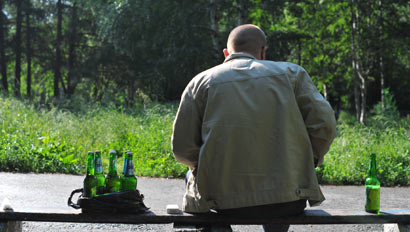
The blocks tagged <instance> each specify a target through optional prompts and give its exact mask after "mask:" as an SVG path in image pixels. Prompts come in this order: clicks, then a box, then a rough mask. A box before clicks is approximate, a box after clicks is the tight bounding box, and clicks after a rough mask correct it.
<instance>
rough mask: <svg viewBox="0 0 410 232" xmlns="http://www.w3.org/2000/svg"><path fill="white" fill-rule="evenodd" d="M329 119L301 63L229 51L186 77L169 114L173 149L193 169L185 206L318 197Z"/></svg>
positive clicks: (229, 205)
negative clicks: (318, 175)
mask: <svg viewBox="0 0 410 232" xmlns="http://www.w3.org/2000/svg"><path fill="white" fill-rule="evenodd" d="M188 108H189V109H188ZM182 122H183V123H182ZM306 123H307V124H306ZM180 125H182V126H180ZM187 125H189V126H187ZM333 127H334V116H333V111H332V110H331V108H330V106H329V105H328V103H327V102H326V101H324V99H323V97H321V95H320V94H319V93H318V92H317V90H316V88H315V87H314V85H313V83H312V82H311V80H310V78H309V76H308V75H307V73H306V72H305V71H304V70H303V69H302V68H301V67H299V66H297V65H294V64H290V63H278V62H272V61H260V60H257V59H255V58H254V57H253V56H252V55H249V54H246V53H237V54H233V55H231V56H230V57H228V58H227V60H226V61H225V63H224V64H221V65H219V66H216V67H214V68H212V69H209V70H207V71H205V72H203V73H201V74H199V75H198V76H196V77H195V78H194V79H193V80H192V81H191V82H190V84H188V86H187V88H186V90H185V92H184V94H183V99H182V101H181V106H180V109H179V112H178V115H177V119H176V121H175V125H174V137H173V149H174V153H175V156H176V158H177V159H179V160H180V161H181V162H184V161H187V162H184V163H186V164H188V165H190V166H192V167H195V168H196V169H197V173H196V176H195V177H193V178H191V180H190V182H189V183H188V188H187V192H186V195H185V197H184V198H185V201H184V209H185V211H188V212H202V211H207V210H209V209H210V208H213V209H229V208H240V207H248V206H254V205H264V204H274V203H282V202H290V201H296V200H299V199H308V200H311V204H312V203H318V202H321V201H323V200H324V197H323V195H322V194H321V192H320V189H319V186H318V184H317V179H316V176H315V173H314V159H315V158H316V159H318V160H320V159H322V158H323V155H324V153H326V152H327V150H328V148H329V145H330V142H331V140H332V139H333V137H334V135H330V136H329V132H330V133H331V134H332V133H333V134H334V131H332V130H333V129H332V128H333ZM179 135H181V137H180V136H179ZM185 136H193V138H196V139H194V140H193V141H190V140H189V139H187V137H185ZM330 137H331V138H330ZM199 139H200V140H199ZM329 140H330V141H329ZM195 147H197V150H196V151H195ZM324 150H326V151H325V152H324V153H323V151H324ZM191 161H193V162H191Z"/></svg>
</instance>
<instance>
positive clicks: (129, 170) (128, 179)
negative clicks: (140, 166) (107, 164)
mask: <svg viewBox="0 0 410 232" xmlns="http://www.w3.org/2000/svg"><path fill="white" fill-rule="evenodd" d="M120 180H121V191H127V190H136V189H137V178H136V177H135V175H134V164H133V161H132V152H129V151H127V152H126V155H125V159H124V166H123V170H122V175H121V178H120Z"/></svg>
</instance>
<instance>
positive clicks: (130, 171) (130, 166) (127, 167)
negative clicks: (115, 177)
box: [123, 155, 134, 176]
mask: <svg viewBox="0 0 410 232" xmlns="http://www.w3.org/2000/svg"><path fill="white" fill-rule="evenodd" d="M123 173H124V175H126V176H133V175H134V163H133V161H132V155H127V156H126V158H125V161H124V170H123Z"/></svg>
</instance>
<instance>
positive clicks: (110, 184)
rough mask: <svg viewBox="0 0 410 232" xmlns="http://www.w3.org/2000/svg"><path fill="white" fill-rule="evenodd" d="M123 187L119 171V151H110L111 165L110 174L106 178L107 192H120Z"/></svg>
mask: <svg viewBox="0 0 410 232" xmlns="http://www.w3.org/2000/svg"><path fill="white" fill-rule="evenodd" d="M120 187H121V181H120V178H119V177H118V173H117V151H115V150H111V151H110V166H109V169H108V174H107V177H106V179H105V192H106V193H112V192H119V191H120Z"/></svg>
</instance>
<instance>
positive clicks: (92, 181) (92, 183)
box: [83, 151, 97, 197]
mask: <svg viewBox="0 0 410 232" xmlns="http://www.w3.org/2000/svg"><path fill="white" fill-rule="evenodd" d="M96 191H97V178H95V175H94V152H92V151H89V152H88V161H87V175H86V176H85V179H84V182H83V196H84V197H95V196H96Z"/></svg>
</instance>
